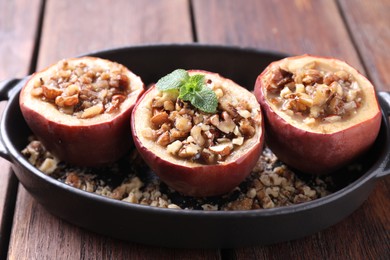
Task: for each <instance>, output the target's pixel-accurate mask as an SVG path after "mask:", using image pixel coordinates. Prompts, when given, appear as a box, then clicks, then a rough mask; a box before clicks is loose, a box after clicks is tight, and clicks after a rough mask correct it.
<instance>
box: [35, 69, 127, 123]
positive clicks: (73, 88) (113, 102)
mask: <svg viewBox="0 0 390 260" xmlns="http://www.w3.org/2000/svg"><path fill="white" fill-rule="evenodd" d="M130 92H131V87H130V79H129V78H128V77H127V75H126V68H125V67H124V66H122V65H120V64H118V63H114V62H113V63H111V64H110V67H109V68H106V67H104V68H103V67H102V66H99V65H93V66H90V65H87V64H86V63H83V62H79V63H77V64H73V63H69V62H67V61H61V62H59V63H58V64H57V70H56V71H55V72H53V74H52V76H50V78H40V79H39V80H37V81H36V82H34V89H33V91H32V92H31V94H32V95H33V96H34V97H37V98H40V99H41V100H43V101H46V102H49V103H52V104H53V105H55V106H56V107H57V109H58V110H59V111H61V112H63V113H65V114H69V115H73V116H75V117H77V118H82V119H84V118H92V117H95V116H97V115H100V114H103V113H113V112H114V111H117V110H118V109H119V107H120V104H121V103H122V102H123V101H124V100H125V99H126V98H127V96H128V95H129V93H130Z"/></svg>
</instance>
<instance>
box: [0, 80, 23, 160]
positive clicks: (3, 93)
mask: <svg viewBox="0 0 390 260" xmlns="http://www.w3.org/2000/svg"><path fill="white" fill-rule="evenodd" d="M19 81H20V79H7V80H3V81H0V101H4V100H9V99H10V97H11V96H12V95H13V94H14V92H15V91H16V89H15V85H16V84H17V83H18V82H19ZM0 157H3V158H4V159H6V160H8V161H10V156H9V154H8V152H7V149H6V148H5V146H4V144H3V140H1V138H0Z"/></svg>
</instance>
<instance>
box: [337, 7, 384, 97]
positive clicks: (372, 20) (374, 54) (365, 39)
mask: <svg viewBox="0 0 390 260" xmlns="http://www.w3.org/2000/svg"><path fill="white" fill-rule="evenodd" d="M339 2H340V7H341V9H342V10H343V13H344V16H345V19H346V22H347V24H348V26H349V28H350V31H351V32H352V38H353V40H354V42H355V44H356V46H357V49H358V51H359V52H360V55H361V59H362V60H363V63H364V65H365V69H366V70H367V74H368V76H369V77H370V79H371V80H372V81H373V82H374V83H375V86H376V88H377V89H378V90H387V91H390V73H389V72H388V71H389V67H390V52H389V51H388V49H389V46H390V30H389V26H390V2H389V1H387V0H375V1H364V0H340V1H339Z"/></svg>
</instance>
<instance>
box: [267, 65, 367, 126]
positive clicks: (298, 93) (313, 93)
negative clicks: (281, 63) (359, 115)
mask: <svg viewBox="0 0 390 260" xmlns="http://www.w3.org/2000/svg"><path fill="white" fill-rule="evenodd" d="M267 91H268V98H269V100H270V101H271V102H272V103H273V104H275V105H276V106H278V107H279V109H281V110H282V111H284V112H285V113H286V114H288V115H290V116H298V118H299V116H301V118H302V120H303V122H304V123H306V124H308V125H310V124H313V123H316V122H329V123H332V122H338V121H341V120H343V119H346V118H348V117H350V116H352V115H354V114H355V113H356V112H357V110H358V109H359V107H360V106H361V104H362V90H361V88H360V86H359V85H358V83H357V81H356V80H355V79H354V77H353V76H352V75H351V74H350V73H348V72H346V71H344V70H339V71H335V72H332V71H326V70H322V69H321V68H319V66H317V64H316V63H315V62H313V63H311V64H308V65H307V66H306V67H304V68H303V69H300V70H297V71H296V72H295V73H292V72H289V71H286V70H284V69H282V68H280V67H275V68H274V69H273V70H272V71H271V74H270V84H268V85H267Z"/></svg>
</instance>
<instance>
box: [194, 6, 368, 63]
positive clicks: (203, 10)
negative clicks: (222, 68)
mask: <svg viewBox="0 0 390 260" xmlns="http://www.w3.org/2000/svg"><path fill="white" fill-rule="evenodd" d="M193 5H194V13H195V24H196V29H197V30H196V32H197V36H198V40H199V42H201V43H213V44H229V45H239V46H248V47H255V48H259V49H266V50H273V51H279V52H283V53H288V54H293V55H298V54H303V53H308V54H313V55H323V56H335V57H338V58H340V59H344V60H346V61H348V62H349V63H350V64H352V65H354V66H355V67H358V68H361V64H360V62H359V58H358V56H357V54H356V52H355V50H354V46H353V44H352V43H351V41H350V39H349V35H348V32H347V30H346V28H345V26H344V24H343V20H342V17H341V16H340V15H339V12H338V8H337V5H336V4H335V2H334V1H329V0H316V1H311V0H295V1H283V0H273V1H268V0H246V1H224V0H211V1H210V0H197V1H194V2H193Z"/></svg>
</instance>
